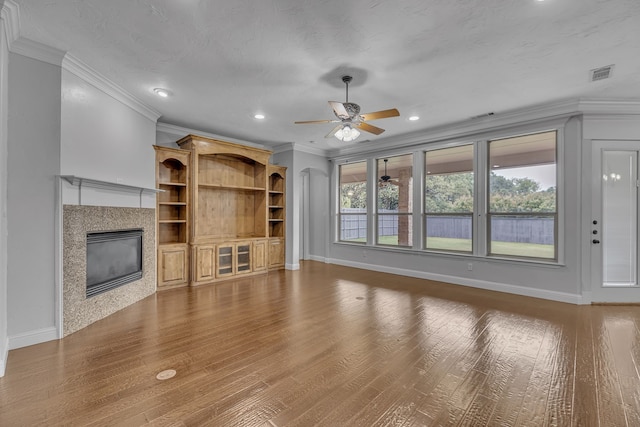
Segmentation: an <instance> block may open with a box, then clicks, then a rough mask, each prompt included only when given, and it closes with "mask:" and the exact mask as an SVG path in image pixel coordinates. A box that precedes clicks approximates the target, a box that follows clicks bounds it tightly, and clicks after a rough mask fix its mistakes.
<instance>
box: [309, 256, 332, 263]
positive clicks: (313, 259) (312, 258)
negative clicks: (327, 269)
mask: <svg viewBox="0 0 640 427" xmlns="http://www.w3.org/2000/svg"><path fill="white" fill-rule="evenodd" d="M309 260H310V261H318V262H324V263H328V262H329V260H328V258H326V257H323V256H317V255H309Z"/></svg>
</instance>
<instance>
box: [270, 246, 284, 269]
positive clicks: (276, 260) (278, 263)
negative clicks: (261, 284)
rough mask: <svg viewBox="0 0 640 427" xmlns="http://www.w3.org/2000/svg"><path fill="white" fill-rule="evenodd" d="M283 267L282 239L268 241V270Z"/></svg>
mask: <svg viewBox="0 0 640 427" xmlns="http://www.w3.org/2000/svg"><path fill="white" fill-rule="evenodd" d="M279 267H284V241H283V239H269V268H279Z"/></svg>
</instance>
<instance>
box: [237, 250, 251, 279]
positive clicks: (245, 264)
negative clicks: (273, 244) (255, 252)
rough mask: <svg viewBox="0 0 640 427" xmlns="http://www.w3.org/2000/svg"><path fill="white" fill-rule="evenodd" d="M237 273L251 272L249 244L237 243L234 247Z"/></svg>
mask: <svg viewBox="0 0 640 427" xmlns="http://www.w3.org/2000/svg"><path fill="white" fill-rule="evenodd" d="M236 259H237V264H236V265H237V273H249V272H251V243H238V245H237V246H236Z"/></svg>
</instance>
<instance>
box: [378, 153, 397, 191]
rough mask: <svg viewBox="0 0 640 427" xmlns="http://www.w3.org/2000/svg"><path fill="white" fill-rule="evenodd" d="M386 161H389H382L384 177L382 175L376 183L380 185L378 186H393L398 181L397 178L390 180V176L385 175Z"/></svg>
mask: <svg viewBox="0 0 640 427" xmlns="http://www.w3.org/2000/svg"><path fill="white" fill-rule="evenodd" d="M388 161H389V159H384V175H382V176H381V177H380V178H379V179H378V183H379V184H380V186H385V185H389V184H393V183H395V182H397V181H398V179H397V178H391V176H389V174H387V162H388Z"/></svg>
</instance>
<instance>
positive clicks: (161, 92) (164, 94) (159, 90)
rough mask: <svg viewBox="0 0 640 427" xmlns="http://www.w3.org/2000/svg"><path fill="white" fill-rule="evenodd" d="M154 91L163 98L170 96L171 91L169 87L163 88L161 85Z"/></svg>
mask: <svg viewBox="0 0 640 427" xmlns="http://www.w3.org/2000/svg"><path fill="white" fill-rule="evenodd" d="M153 91H154V92H155V93H156V95H158V96H160V97H162V98H166V97H168V96H169V91H168V90H167V89H163V88H161V87H157V88H155V89H153Z"/></svg>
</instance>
